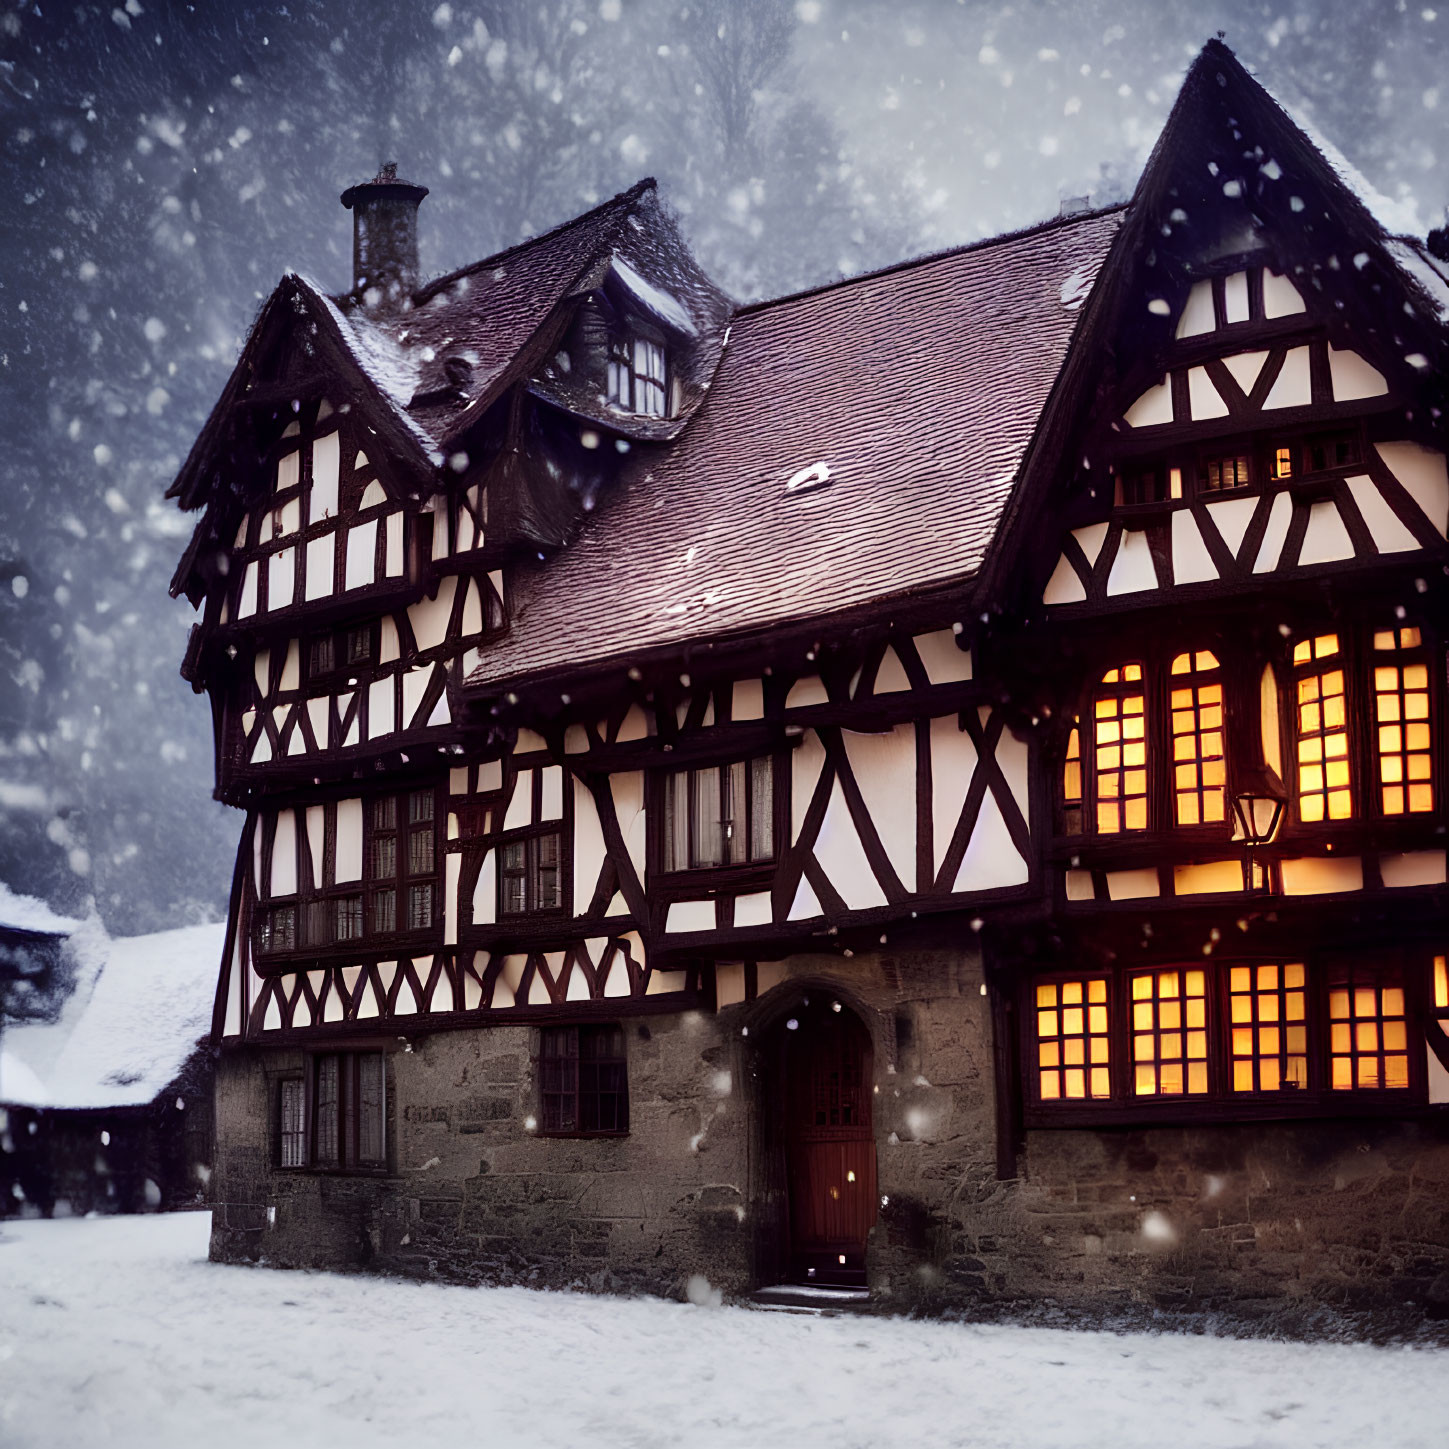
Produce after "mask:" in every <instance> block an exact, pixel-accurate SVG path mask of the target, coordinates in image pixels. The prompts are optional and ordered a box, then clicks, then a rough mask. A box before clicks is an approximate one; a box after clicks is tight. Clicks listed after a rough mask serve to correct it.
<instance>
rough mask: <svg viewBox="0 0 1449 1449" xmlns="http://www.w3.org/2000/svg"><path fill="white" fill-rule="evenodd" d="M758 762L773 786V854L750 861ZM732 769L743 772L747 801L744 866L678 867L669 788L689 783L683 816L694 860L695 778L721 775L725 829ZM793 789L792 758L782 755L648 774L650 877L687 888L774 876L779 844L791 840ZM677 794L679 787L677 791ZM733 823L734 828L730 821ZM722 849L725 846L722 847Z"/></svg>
mask: <svg viewBox="0 0 1449 1449" xmlns="http://www.w3.org/2000/svg"><path fill="white" fill-rule="evenodd" d="M757 762H762V763H765V765H766V774H767V778H768V779H769V781H770V814H769V822H770V851H769V854H768V855H761V856H758V857H754V858H749V850H750V844H751V838H752V833H753V832H752V827H753V824H754V821H755V816H754V813H753V812H754V790H753V781H754V776H753V772H752V770H751V768H750V767H751V766H753V765H754V764H756V763H757ZM734 765H744V766H745V800H746V823H745V836H746V856H747V858H746V859H745V860H742V861H729V860H726V861H723V862H719V863H715V864H702V865H692V864H685V865H679V864H676V863H675V862H674V860H673V846H672V844H671V841H672V838H673V831H674V819H673V815H672V813H671V811H670V808H669V806H670V799H671V793H672V792H671V785H670V782H671V781H673V780H678V779H680V778H681V777H683V778H684V779H685V780H686V782H687V783H686V792H685V814H686V830H687V832H688V834H687V837H686V840H687V843H686V849H687V851H688V853H689V856H690V858H691V859H693V856H694V850H695V841H694V825H695V822H694V813H695V812H694V778H695V776H696V775H698V774H701V773H703V772H706V771H711V770H713V771H717V772H718V777H719V791H720V807H721V813H720V817H719V823H720V825H721V827H723V825H724V824H725V823H726V822H727V821H728V817H727V816H726V815H725V813H724V812H725V809H726V808H727V801H726V796H727V792H728V789H729V786H728V783H727V782H728V779H729V774H728V772H729V770H730V769H731V767H732V766H734ZM789 787H790V770H789V756H788V754H787V753H783V752H781V751H780V750H778V749H774V748H771V749H768V750H762V751H755V752H753V753H749V754H732V755H729V756H727V757H724V758H717V757H707V758H703V759H699V760H693V761H688V762H681V763H680V764H678V765H671V766H669V767H668V768H666V769H658V770H653V771H651V772H650V777H649V797H648V801H649V810H648V818H649V825H648V831H649V839H648V856H649V866H650V874H651V875H652V876H658V877H663V878H664V879H666V880H669V881H671V882H678V883H681V884H682V883H683V882H686V881H689V882H697V881H711V882H714V881H727V882H731V883H733V882H739V881H747V880H751V879H755V878H759V879H768V878H770V877H771V876H773V873H774V871H775V868H776V866H777V864H778V863H779V859H780V851H781V848H782V847H781V842H782V841H784V840H786V839H787V836H786V833H785V832H786V822H787V820H788V810H789V804H790V801H789ZM674 788H676V789H677V786H676V787H674ZM729 823H731V824H732V823H733V822H732V821H729ZM721 843H722V844H723V840H722V841H721Z"/></svg>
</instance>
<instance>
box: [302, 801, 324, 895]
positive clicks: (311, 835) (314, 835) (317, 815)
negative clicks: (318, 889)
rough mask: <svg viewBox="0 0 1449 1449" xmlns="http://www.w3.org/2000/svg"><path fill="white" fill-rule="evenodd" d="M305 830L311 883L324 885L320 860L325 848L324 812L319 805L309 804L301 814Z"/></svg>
mask: <svg viewBox="0 0 1449 1449" xmlns="http://www.w3.org/2000/svg"><path fill="white" fill-rule="evenodd" d="M303 822H304V824H305V826H306V831H307V852H308V854H309V855H311V857H312V884H313V885H314V886H321V885H326V884H328V882H326V881H324V880H323V879H322V860H323V856H324V854H325V850H326V812H325V810H324V808H323V807H322V806H321V805H309V806H308V807H307V813H306V815H305V816H303Z"/></svg>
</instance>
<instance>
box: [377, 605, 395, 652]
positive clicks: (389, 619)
mask: <svg viewBox="0 0 1449 1449" xmlns="http://www.w3.org/2000/svg"><path fill="white" fill-rule="evenodd" d="M399 647H400V646H399V643H398V632H397V620H396V619H394V618H393V616H392V615H391V614H384V615H383V616H382V629H381V636H380V638H379V640H378V650H377V661H378V663H379V664H391V663H392V662H393V661H394V660H395V659H396V658H397V657H398V653H399Z"/></svg>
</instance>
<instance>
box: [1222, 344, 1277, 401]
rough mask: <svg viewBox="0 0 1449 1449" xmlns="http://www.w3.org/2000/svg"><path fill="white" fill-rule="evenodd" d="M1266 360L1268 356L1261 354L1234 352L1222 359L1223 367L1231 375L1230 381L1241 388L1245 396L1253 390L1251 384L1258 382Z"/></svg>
mask: <svg viewBox="0 0 1449 1449" xmlns="http://www.w3.org/2000/svg"><path fill="white" fill-rule="evenodd" d="M1267 360H1268V354H1267V352H1266V351H1263V352H1235V353H1234V354H1233V355H1232V356H1231V357H1225V358H1223V366H1224V367H1226V368H1227V370H1228V372H1229V373H1230V374H1231V375H1232V379H1233V381H1234V382H1235V383H1237V385H1238V386H1239V387H1240V388H1242V390H1243V393H1244V394H1245V395H1246V394H1248V393H1251V392H1252V390H1253V384H1254V383H1255V382H1257V380H1258V374H1259V373H1260V372H1262V370H1263V364H1264V363H1265V362H1266V361H1267Z"/></svg>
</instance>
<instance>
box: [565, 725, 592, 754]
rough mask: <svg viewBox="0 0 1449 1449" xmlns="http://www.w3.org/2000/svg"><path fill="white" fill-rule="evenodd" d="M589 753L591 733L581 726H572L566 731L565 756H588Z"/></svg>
mask: <svg viewBox="0 0 1449 1449" xmlns="http://www.w3.org/2000/svg"><path fill="white" fill-rule="evenodd" d="M588 752H589V732H588V730H586V729H585V728H584V726H583V725H580V724H571V725H569V727H568V728H567V729H566V730H564V754H566V755H586V754H588Z"/></svg>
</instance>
